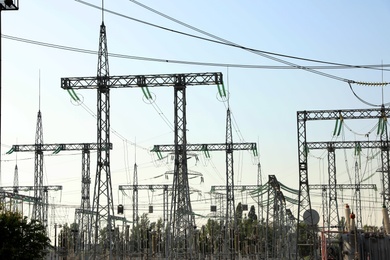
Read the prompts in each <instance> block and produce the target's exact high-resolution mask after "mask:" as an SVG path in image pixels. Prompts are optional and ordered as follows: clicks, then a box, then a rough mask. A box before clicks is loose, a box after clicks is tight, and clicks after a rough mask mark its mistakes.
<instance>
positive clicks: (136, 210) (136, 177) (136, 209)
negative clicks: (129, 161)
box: [133, 163, 138, 229]
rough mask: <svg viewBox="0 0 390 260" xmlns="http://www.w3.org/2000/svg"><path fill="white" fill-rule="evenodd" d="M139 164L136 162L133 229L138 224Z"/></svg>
mask: <svg viewBox="0 0 390 260" xmlns="http://www.w3.org/2000/svg"><path fill="white" fill-rule="evenodd" d="M137 169H138V165H137V163H134V175H133V185H134V189H133V229H134V227H135V226H138V171H137Z"/></svg>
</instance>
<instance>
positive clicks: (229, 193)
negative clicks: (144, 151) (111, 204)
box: [152, 110, 257, 258]
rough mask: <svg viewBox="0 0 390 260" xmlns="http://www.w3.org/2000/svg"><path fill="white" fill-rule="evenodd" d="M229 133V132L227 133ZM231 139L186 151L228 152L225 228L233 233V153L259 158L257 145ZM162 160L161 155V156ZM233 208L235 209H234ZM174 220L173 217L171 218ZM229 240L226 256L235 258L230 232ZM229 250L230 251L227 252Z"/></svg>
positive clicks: (171, 148) (167, 148)
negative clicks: (252, 154) (243, 152)
mask: <svg viewBox="0 0 390 260" xmlns="http://www.w3.org/2000/svg"><path fill="white" fill-rule="evenodd" d="M228 118H230V112H229V110H228ZM228 120H229V119H228ZM227 132H228V131H227ZM230 140H231V139H229V140H228V139H227V142H226V143H223V144H221V143H220V144H187V145H186V146H185V148H184V149H185V150H187V151H193V152H196V151H197V152H201V151H203V152H205V154H206V156H208V154H209V152H210V151H226V152H227V155H226V175H227V176H226V178H227V185H225V186H224V188H225V190H226V199H227V202H226V207H227V208H226V219H225V223H226V224H225V228H226V230H228V229H229V227H230V228H231V231H232V232H234V231H235V228H234V227H235V225H234V223H235V219H234V216H235V214H234V212H235V209H234V184H233V183H231V182H234V178H233V177H234V176H233V169H232V168H233V151H234V150H241V151H243V150H252V151H253V153H254V155H255V156H257V147H256V143H233V142H230ZM174 149H175V145H155V146H154V147H153V149H152V151H153V152H157V153H158V154H160V153H161V152H172V151H174ZM159 157H160V158H161V155H159ZM228 179H229V180H228ZM232 207H233V209H232ZM171 218H172V216H171ZM228 238H229V239H227V241H226V240H225V250H226V252H225V254H228V255H230V257H231V258H233V256H234V250H233V244H234V243H233V242H234V241H233V240H234V236H233V234H230V232H229V236H228ZM227 250H228V251H227Z"/></svg>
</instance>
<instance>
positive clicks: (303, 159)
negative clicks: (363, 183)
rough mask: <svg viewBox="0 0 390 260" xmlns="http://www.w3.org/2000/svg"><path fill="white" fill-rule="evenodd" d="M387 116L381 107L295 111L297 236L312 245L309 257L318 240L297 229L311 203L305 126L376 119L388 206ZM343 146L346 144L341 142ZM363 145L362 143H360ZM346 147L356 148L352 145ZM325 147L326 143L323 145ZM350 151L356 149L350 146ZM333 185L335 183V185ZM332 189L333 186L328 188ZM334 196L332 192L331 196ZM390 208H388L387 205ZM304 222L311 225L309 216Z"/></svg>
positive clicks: (299, 256) (386, 112)
mask: <svg viewBox="0 0 390 260" xmlns="http://www.w3.org/2000/svg"><path fill="white" fill-rule="evenodd" d="M389 114H390V109H389V108H386V107H384V106H382V107H380V108H375V109H350V110H317V111H298V112H297V129H298V159H299V204H298V228H297V233H298V237H299V238H303V237H304V238H305V239H307V240H310V241H311V242H312V247H311V250H310V257H311V258H314V259H315V258H316V257H317V250H316V248H317V241H316V239H317V237H316V235H315V232H314V230H313V229H303V228H300V226H299V223H300V220H301V219H300V218H301V217H302V216H303V214H304V212H306V211H309V212H310V211H311V202H310V194H309V181H308V167H307V155H308V151H309V150H310V148H311V147H310V145H309V144H310V143H308V142H307V139H306V123H307V122H308V121H319V120H339V119H342V120H346V119H379V120H380V121H379V122H380V124H379V125H381V131H382V132H381V141H380V142H379V147H380V149H381V163H382V167H381V171H382V174H383V187H384V192H383V204H384V205H388V204H390V197H389V194H390V192H389V190H390V187H389V177H390V174H389V171H390V169H389V167H388V165H389V140H388V133H387V118H388V116H389ZM344 143H345V142H344ZM362 143H363V142H362ZM314 144H315V145H319V144H324V143H314ZM349 144H353V145H355V143H354V142H350V143H349ZM326 145H327V144H326ZM333 147H334V148H339V147H338V146H337V147H336V146H333ZM352 147H353V148H354V147H355V146H352ZM334 184H335V183H334ZM330 188H331V189H334V185H333V187H330ZM332 194H334V193H332ZM389 206H390V205H389ZM307 218H310V219H306V221H308V223H313V221H312V219H311V218H312V215H311V214H307ZM298 243H299V241H297V252H300V251H299V247H300V246H299V245H298ZM297 258H299V259H303V258H304V256H302V255H299V254H297Z"/></svg>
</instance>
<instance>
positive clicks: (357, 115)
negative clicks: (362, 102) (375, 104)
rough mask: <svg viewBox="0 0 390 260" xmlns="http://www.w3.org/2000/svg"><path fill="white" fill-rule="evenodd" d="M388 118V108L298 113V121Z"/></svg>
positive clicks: (389, 111) (389, 113) (389, 112)
mask: <svg viewBox="0 0 390 260" xmlns="http://www.w3.org/2000/svg"><path fill="white" fill-rule="evenodd" d="M384 116H385V117H389V116H390V108H388V107H382V108H377V109H346V110H314V111H298V112H297V118H298V121H311V120H335V119H340V118H342V119H374V118H382V117H384Z"/></svg>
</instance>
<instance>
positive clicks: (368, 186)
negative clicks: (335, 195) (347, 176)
mask: <svg viewBox="0 0 390 260" xmlns="http://www.w3.org/2000/svg"><path fill="white" fill-rule="evenodd" d="M309 189H310V190H327V189H329V185H328V184H309ZM336 189H338V190H343V189H344V190H357V189H361V190H369V189H371V190H377V187H376V184H349V183H346V184H336Z"/></svg>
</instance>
